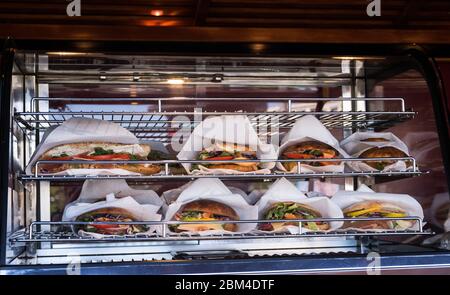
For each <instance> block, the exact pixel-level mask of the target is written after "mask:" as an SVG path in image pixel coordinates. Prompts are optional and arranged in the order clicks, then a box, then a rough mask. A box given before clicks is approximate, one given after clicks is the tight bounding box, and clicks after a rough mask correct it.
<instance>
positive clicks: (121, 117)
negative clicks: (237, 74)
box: [14, 97, 416, 142]
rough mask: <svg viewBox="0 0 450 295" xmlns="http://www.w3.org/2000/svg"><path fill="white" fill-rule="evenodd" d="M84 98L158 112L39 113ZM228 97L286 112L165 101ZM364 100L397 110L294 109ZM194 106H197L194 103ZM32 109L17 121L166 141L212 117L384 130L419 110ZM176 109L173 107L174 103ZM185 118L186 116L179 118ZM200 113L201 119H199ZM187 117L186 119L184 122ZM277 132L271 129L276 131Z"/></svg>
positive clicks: (163, 105) (260, 126)
mask: <svg viewBox="0 0 450 295" xmlns="http://www.w3.org/2000/svg"><path fill="white" fill-rule="evenodd" d="M50 100H57V101H84V102H87V103H90V104H96V103H98V102H99V101H100V100H101V101H110V102H113V101H122V102H124V101H126V102H129V101H141V102H143V103H148V104H154V105H155V108H156V110H157V111H149V112H124V111H118V112H112V111H93V112H90V111H87V112H83V111H78V112H71V111H62V112H61V111H51V112H37V111H34V110H38V109H39V107H38V106H39V103H40V102H42V101H47V103H48V101H50ZM214 100H220V101H223V102H225V101H230V103H232V104H233V105H235V106H236V108H237V110H239V109H240V107H239V104H240V103H242V102H243V101H245V102H258V101H263V102H277V103H285V104H286V108H285V109H286V111H276V112H275V111H273V112H272V111H268V112H244V111H228V112H224V111H205V112H200V111H194V110H193V109H192V111H173V109H168V108H167V105H169V106H170V103H173V102H176V101H182V102H183V103H194V102H198V101H214ZM352 101H365V102H366V103H376V102H381V103H384V102H390V103H394V104H398V106H397V107H396V109H397V110H396V111H303V110H300V109H299V110H297V109H296V108H295V107H293V105H294V104H296V103H302V102H303V103H305V102H340V103H343V102H352ZM194 105H195V104H194ZM32 106H33V109H32V110H33V111H31V112H17V113H15V114H14V119H15V120H16V122H18V123H19V125H20V126H21V127H22V128H24V129H28V130H32V131H34V130H39V131H45V130H47V129H48V128H50V127H53V126H58V125H60V124H62V123H64V122H65V121H67V120H68V119H70V118H73V117H83V118H94V119H101V120H107V121H110V122H114V123H116V124H119V125H121V126H122V127H124V128H127V129H128V130H130V131H131V132H133V133H134V134H135V135H136V136H137V137H138V138H140V139H149V140H155V141H162V142H168V141H170V138H171V136H172V135H173V133H174V132H176V131H178V130H180V128H183V130H184V131H189V130H192V129H193V128H195V126H197V125H198V124H199V123H200V122H201V121H202V119H204V118H206V117H208V116H218V115H236V114H239V115H246V116H248V118H249V119H250V121H251V124H252V125H253V126H254V127H255V128H256V130H257V131H258V132H260V133H261V132H268V134H273V133H278V132H285V131H287V130H288V129H289V128H291V127H292V126H293V124H294V123H295V121H296V120H297V119H299V118H300V117H302V116H304V115H314V116H317V118H318V119H319V120H320V121H321V122H322V123H323V124H324V126H326V127H327V128H330V129H333V128H353V129H368V128H374V129H376V130H382V129H385V128H389V127H391V126H393V125H394V124H396V123H399V122H403V121H406V120H409V119H411V118H413V117H414V116H415V115H416V113H415V112H413V111H407V110H406V109H405V103H404V100H403V99H402V98H185V97H183V98H175V97H174V98H133V99H130V98H123V99H122V98H114V99H113V98H105V99H100V98H96V99H93V98H71V99H67V98H66V99H62V98H41V97H36V98H34V99H33V103H32ZM172 107H173V106H172ZM179 116H183V118H184V119H180V117H179ZM200 116H201V117H200ZM186 119H188V120H186ZM275 128H276V129H277V130H275V131H274V130H273V129H275Z"/></svg>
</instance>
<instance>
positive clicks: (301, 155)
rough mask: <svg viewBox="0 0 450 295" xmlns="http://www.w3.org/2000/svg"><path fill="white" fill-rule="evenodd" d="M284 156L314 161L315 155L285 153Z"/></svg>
mask: <svg viewBox="0 0 450 295" xmlns="http://www.w3.org/2000/svg"><path fill="white" fill-rule="evenodd" d="M284 156H286V157H287V158H289V159H314V156H313V155H308V154H298V153H285V154H284Z"/></svg>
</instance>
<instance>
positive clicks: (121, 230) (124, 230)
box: [75, 207, 149, 235]
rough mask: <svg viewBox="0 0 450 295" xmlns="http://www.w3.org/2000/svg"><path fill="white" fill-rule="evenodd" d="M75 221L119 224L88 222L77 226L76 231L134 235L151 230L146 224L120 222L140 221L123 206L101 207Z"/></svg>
mask: <svg viewBox="0 0 450 295" xmlns="http://www.w3.org/2000/svg"><path fill="white" fill-rule="evenodd" d="M75 221H81V222H116V223H118V224H86V225H78V226H76V231H77V232H78V231H79V230H83V231H85V232H89V233H97V234H102V235H133V234H139V233H144V232H147V231H148V230H149V227H148V226H146V225H135V224H120V222H133V221H140V220H139V218H137V217H135V216H134V215H133V213H131V212H130V211H128V210H125V209H123V208H112V207H110V208H101V209H97V210H93V211H89V212H86V213H84V214H82V215H80V216H78V217H77V218H76V219H75Z"/></svg>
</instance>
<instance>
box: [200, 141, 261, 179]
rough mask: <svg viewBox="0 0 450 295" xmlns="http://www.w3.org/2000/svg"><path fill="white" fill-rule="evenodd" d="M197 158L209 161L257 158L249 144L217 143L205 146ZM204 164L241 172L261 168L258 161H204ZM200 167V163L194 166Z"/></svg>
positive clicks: (214, 167)
mask: <svg viewBox="0 0 450 295" xmlns="http://www.w3.org/2000/svg"><path fill="white" fill-rule="evenodd" d="M197 160H208V161H213V160H214V161H231V160H257V157H256V151H254V150H252V149H251V148H250V147H249V146H245V145H239V144H230V143H216V144H214V145H212V146H209V147H207V148H204V149H203V150H202V151H201V152H200V153H199V154H198V156H197ZM201 165H202V166H204V167H206V168H209V169H231V170H236V171H241V172H251V171H256V170H258V169H260V168H259V167H258V162H235V163H233V162H227V163H223V164H222V163H210V164H207V163H202V164H201ZM193 168H194V169H196V168H197V169H198V165H196V166H194V167H193Z"/></svg>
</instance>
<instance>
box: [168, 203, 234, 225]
mask: <svg viewBox="0 0 450 295" xmlns="http://www.w3.org/2000/svg"><path fill="white" fill-rule="evenodd" d="M174 220H176V221H193V222H195V221H214V220H222V221H230V223H222V224H219V223H205V224H200V223H189V224H187V223H186V224H179V225H170V229H171V230H172V231H175V232H185V231H189V232H198V231H205V230H226V231H232V232H235V231H237V224H235V223H232V221H233V220H239V216H238V215H237V213H236V211H234V209H233V208H231V207H230V206H227V205H225V204H222V203H219V202H216V201H211V200H198V201H193V202H190V203H188V204H186V205H184V206H183V207H181V208H180V210H178V212H177V213H176V214H175V216H174Z"/></svg>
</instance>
